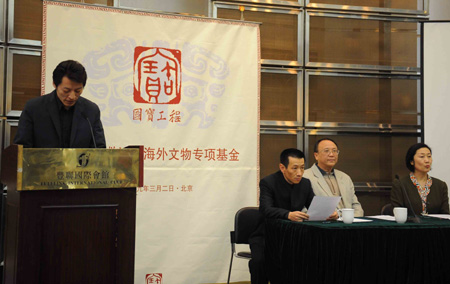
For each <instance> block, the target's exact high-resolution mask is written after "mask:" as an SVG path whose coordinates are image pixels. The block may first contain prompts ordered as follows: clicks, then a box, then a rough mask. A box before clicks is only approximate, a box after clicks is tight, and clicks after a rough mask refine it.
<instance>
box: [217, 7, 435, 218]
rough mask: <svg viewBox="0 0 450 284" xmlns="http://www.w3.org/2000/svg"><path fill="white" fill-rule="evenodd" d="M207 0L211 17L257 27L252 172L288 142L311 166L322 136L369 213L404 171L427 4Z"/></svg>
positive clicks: (417, 118) (271, 167)
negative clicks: (336, 151)
mask: <svg viewBox="0 0 450 284" xmlns="http://www.w3.org/2000/svg"><path fill="white" fill-rule="evenodd" d="M210 4H211V5H210V6H211V9H210V11H211V15H212V16H214V17H218V18H226V19H235V20H239V19H242V20H249V21H257V22H261V23H262V24H261V55H262V60H261V65H262V68H261V70H262V72H261V102H260V105H261V121H260V129H261V137H260V153H261V154H260V155H261V156H260V166H261V171H260V176H261V177H264V176H266V175H268V174H270V173H272V172H274V171H276V170H277V169H278V163H279V161H278V159H279V158H278V156H279V153H280V152H281V150H283V149H284V148H288V147H294V146H295V147H297V148H299V149H302V150H304V151H305V154H306V157H307V159H306V163H307V166H308V167H309V166H311V165H312V164H313V163H314V162H315V161H314V155H313V152H312V148H313V145H314V143H315V142H316V141H317V140H318V139H320V138H324V137H330V138H332V139H334V140H335V141H336V142H337V143H338V144H339V148H340V150H341V153H342V154H340V157H339V162H338V164H337V166H336V168H337V169H340V170H342V171H344V172H346V173H348V174H349V175H350V176H351V177H352V179H353V181H354V183H355V186H356V190H357V195H358V196H359V197H360V198H361V202H362V204H363V207H364V208H365V209H366V214H379V212H380V210H381V207H382V206H383V205H384V204H385V203H388V202H389V190H390V188H391V185H392V180H393V179H394V177H395V175H397V174H398V175H404V174H406V171H407V170H406V168H405V167H404V165H403V159H404V155H405V152H406V149H407V148H408V146H409V145H411V144H413V143H416V142H418V141H420V140H421V127H422V126H421V116H422V114H421V105H420V102H421V94H420V87H419V86H420V60H419V55H420V45H419V44H420V28H419V25H420V24H419V22H420V21H423V20H426V19H427V18H428V14H427V13H428V1H416V0H389V1H368V0H306V1H305V2H304V3H300V2H299V5H296V6H294V5H292V3H286V2H283V3H280V2H272V3H269V1H239V2H237V1H233V0H229V1H215V0H210ZM239 9H240V10H239ZM281 11H283V12H281ZM293 15H297V21H296V20H295V19H294V17H293ZM303 19H304V20H303ZM296 35H297V36H296ZM293 41H295V42H294V43H293ZM294 46H296V48H295V47H294ZM295 52H297V53H295ZM302 52H303V54H302ZM289 60H291V61H289ZM293 67H294V68H293Z"/></svg>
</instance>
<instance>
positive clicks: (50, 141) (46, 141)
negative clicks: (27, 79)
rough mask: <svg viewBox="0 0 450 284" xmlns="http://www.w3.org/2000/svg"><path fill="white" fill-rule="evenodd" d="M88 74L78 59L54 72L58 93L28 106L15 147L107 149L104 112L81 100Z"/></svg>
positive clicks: (94, 105) (36, 99) (40, 98)
mask: <svg viewBox="0 0 450 284" xmlns="http://www.w3.org/2000/svg"><path fill="white" fill-rule="evenodd" d="M86 80H87V74H86V70H85V68H84V66H83V65H81V64H80V63H79V62H77V61H74V60H66V61H63V62H61V63H59V64H58V66H56V68H55V70H54V71H53V86H54V87H55V90H53V92H51V93H49V94H46V95H44V96H41V97H38V98H33V99H31V100H29V101H28V102H27V103H26V104H25V108H24V109H23V111H22V114H21V116H20V120H19V128H18V130H17V134H16V136H15V138H14V144H21V145H23V146H24V147H26V148H106V142H105V134H104V132H103V126H102V122H101V121H100V109H99V108H98V106H97V105H96V104H95V103H94V102H91V101H90V100H88V99H86V98H83V97H81V94H82V93H83V89H84V87H85V85H86Z"/></svg>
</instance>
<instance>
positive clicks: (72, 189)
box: [1, 145, 143, 284]
mask: <svg viewBox="0 0 450 284" xmlns="http://www.w3.org/2000/svg"><path fill="white" fill-rule="evenodd" d="M1 180H2V183H3V184H6V185H7V207H6V232H5V262H4V281H3V283H5V284H13V283H14V284H16V283H27V284H31V283H36V284H37V283H49V284H53V283H65V284H69V283H74V284H75V283H77V284H79V283H83V284H88V283H108V284H109V283H116V284H121V283H123V284H128V283H134V256H135V223H136V222H135V221H136V187H138V186H142V185H143V147H142V146H138V147H130V148H125V149H24V148H22V146H21V145H12V146H10V147H8V148H7V149H5V150H4V151H3V154H2V173H1Z"/></svg>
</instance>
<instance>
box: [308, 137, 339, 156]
mask: <svg viewBox="0 0 450 284" xmlns="http://www.w3.org/2000/svg"><path fill="white" fill-rule="evenodd" d="M325 140H328V141H331V142H333V143H334V144H335V145H336V147H337V148H339V146H338V144H337V143H336V142H334V140H333V139H331V138H322V139H319V140H317V141H316V144H314V153H318V152H319V143H320V142H322V141H325Z"/></svg>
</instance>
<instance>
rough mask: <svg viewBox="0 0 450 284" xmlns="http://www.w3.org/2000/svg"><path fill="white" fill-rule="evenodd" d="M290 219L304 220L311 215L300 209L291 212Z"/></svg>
mask: <svg viewBox="0 0 450 284" xmlns="http://www.w3.org/2000/svg"><path fill="white" fill-rule="evenodd" d="M288 219H289V220H291V221H294V222H303V220H308V219H309V215H308V214H306V213H303V212H300V211H293V212H289V216H288Z"/></svg>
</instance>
